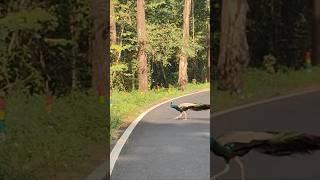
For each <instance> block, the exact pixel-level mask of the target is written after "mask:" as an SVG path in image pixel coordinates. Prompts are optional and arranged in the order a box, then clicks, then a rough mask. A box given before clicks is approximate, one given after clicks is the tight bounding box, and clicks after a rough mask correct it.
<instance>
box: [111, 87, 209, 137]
mask: <svg viewBox="0 0 320 180" xmlns="http://www.w3.org/2000/svg"><path fill="white" fill-rule="evenodd" d="M209 88H210V84H209V83H204V84H188V85H187V88H186V90H185V91H184V92H182V91H179V90H178V89H177V88H169V89H161V90H160V91H157V90H151V91H148V92H146V93H140V92H138V91H132V92H130V93H128V92H119V91H114V92H112V96H111V103H112V106H111V123H110V124H111V135H112V137H116V134H115V133H116V130H118V129H119V128H121V127H123V126H126V125H127V124H128V123H129V122H130V121H131V120H133V119H134V118H135V117H137V116H138V115H139V114H140V113H141V112H142V111H143V110H145V109H147V108H148V107H150V106H152V105H154V104H157V103H159V102H161V101H164V100H167V99H170V98H174V97H177V96H181V95H184V94H188V93H191V92H196V91H199V90H203V89H209Z"/></svg>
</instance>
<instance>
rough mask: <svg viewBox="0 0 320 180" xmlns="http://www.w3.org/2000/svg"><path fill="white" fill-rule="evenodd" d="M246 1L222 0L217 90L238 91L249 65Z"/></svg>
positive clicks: (247, 7)
mask: <svg viewBox="0 0 320 180" xmlns="http://www.w3.org/2000/svg"><path fill="white" fill-rule="evenodd" d="M248 10H249V6H248V3H247V0H232V1H230V0H222V14H221V16H222V17H221V34H220V49H219V51H220V52H219V59H218V78H219V88H220V89H225V90H226V89H229V90H235V91H238V90H240V89H241V86H242V83H243V75H244V71H245V69H246V67H247V65H248V63H249V59H250V58H249V47H248V43H247V36H246V21H247V12H248Z"/></svg>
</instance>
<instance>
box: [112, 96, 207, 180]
mask: <svg viewBox="0 0 320 180" xmlns="http://www.w3.org/2000/svg"><path fill="white" fill-rule="evenodd" d="M183 102H199V103H210V93H209V91H208V92H203V93H198V94H195V95H190V96H187V97H183V98H180V99H177V100H175V101H174V103H183ZM178 115H179V112H177V111H176V110H174V109H172V108H170V105H169V103H166V104H164V105H162V106H160V107H158V108H156V109H155V110H153V111H151V112H150V113H148V114H147V115H146V116H145V117H144V118H143V119H142V120H141V121H140V123H139V124H138V125H137V127H136V128H135V130H134V131H133V132H132V134H131V135H130V137H129V139H128V141H127V143H126V145H125V146H124V148H123V149H122V151H121V154H120V156H119V158H118V160H117V162H116V164H115V167H114V169H113V172H112V176H111V179H112V180H178V179H184V180H208V179H209V177H210V168H209V167H210V148H209V133H210V125H209V115H210V111H200V112H195V111H189V112H188V120H176V119H173V118H175V117H177V116H178Z"/></svg>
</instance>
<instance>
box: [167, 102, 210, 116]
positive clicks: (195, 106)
mask: <svg viewBox="0 0 320 180" xmlns="http://www.w3.org/2000/svg"><path fill="white" fill-rule="evenodd" d="M170 107H171V108H173V109H175V110H177V111H179V112H180V113H181V114H180V115H179V116H178V117H176V119H177V118H181V117H182V115H184V119H187V113H186V111H188V110H189V109H190V110H193V111H202V110H208V109H210V104H201V103H181V104H178V105H175V104H173V102H171V103H170Z"/></svg>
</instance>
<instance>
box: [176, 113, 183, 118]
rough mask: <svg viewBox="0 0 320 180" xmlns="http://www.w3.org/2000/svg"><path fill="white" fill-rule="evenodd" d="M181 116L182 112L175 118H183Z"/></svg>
mask: <svg viewBox="0 0 320 180" xmlns="http://www.w3.org/2000/svg"><path fill="white" fill-rule="evenodd" d="M181 117H182V113H180V115H179V116H177V117H175V118H174V119H179V118H181Z"/></svg>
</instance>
